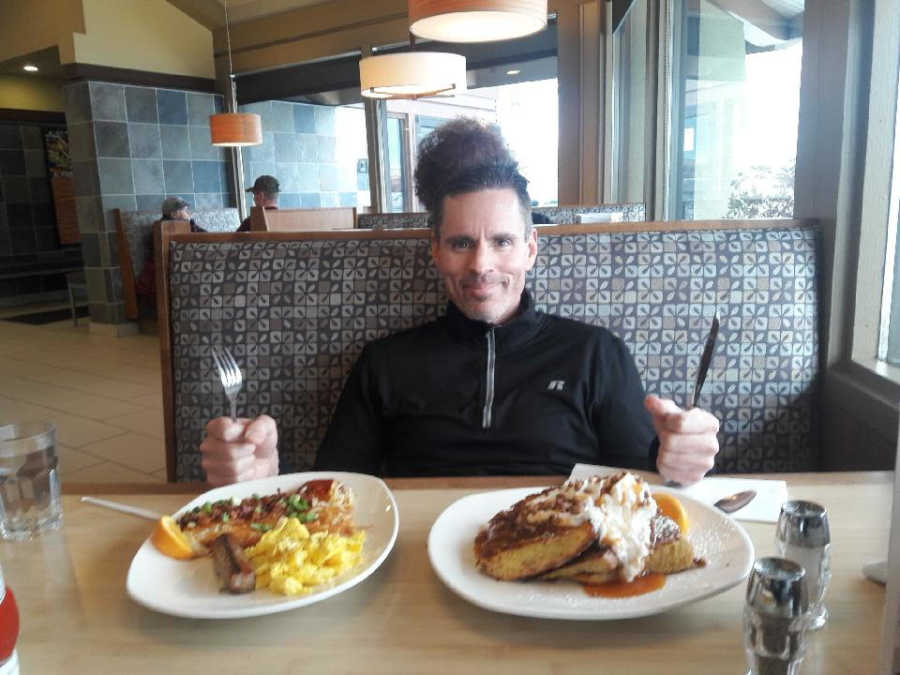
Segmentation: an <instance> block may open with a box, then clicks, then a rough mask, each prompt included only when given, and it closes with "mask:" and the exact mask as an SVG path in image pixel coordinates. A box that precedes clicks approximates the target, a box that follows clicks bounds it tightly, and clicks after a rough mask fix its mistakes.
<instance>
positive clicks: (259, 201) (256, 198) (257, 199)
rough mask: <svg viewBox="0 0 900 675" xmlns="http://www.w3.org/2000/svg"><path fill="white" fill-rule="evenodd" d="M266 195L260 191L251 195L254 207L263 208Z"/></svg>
mask: <svg viewBox="0 0 900 675" xmlns="http://www.w3.org/2000/svg"><path fill="white" fill-rule="evenodd" d="M266 201H267V200H266V193H265V192H263V191H262V190H257V191H256V192H254V193H253V203H254V204H255V205H256V206H265V205H266Z"/></svg>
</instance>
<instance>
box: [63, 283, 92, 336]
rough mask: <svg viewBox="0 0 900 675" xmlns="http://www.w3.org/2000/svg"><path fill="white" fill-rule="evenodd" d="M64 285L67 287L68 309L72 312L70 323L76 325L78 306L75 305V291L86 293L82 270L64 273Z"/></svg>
mask: <svg viewBox="0 0 900 675" xmlns="http://www.w3.org/2000/svg"><path fill="white" fill-rule="evenodd" d="M66 286H67V287H68V289H69V311H71V312H72V325H74V326H75V327H76V328H77V327H78V308H77V307H76V306H75V291H79V292H80V293H81V294H82V295H86V294H87V281H86V280H85V277H84V270H78V271H76V272H67V273H66Z"/></svg>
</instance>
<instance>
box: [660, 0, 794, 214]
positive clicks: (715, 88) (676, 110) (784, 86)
mask: <svg viewBox="0 0 900 675" xmlns="http://www.w3.org/2000/svg"><path fill="white" fill-rule="evenodd" d="M779 7H783V8H787V9H779V10H775V9H772V6H771V4H766V3H763V2H762V0H747V1H742V2H737V0H716V1H715V2H712V1H708V0H680V1H679V2H678V3H676V11H675V14H674V16H675V20H674V25H673V31H672V38H673V82H672V101H671V111H672V118H671V121H670V123H671V125H672V141H673V142H672V146H671V157H672V163H671V166H670V171H669V176H670V178H669V180H670V184H669V186H668V196H669V203H668V212H669V215H670V216H671V217H674V218H677V219H688V220H690V219H721V218H737V219H744V218H791V217H792V216H793V211H794V164H795V160H796V154H797V122H798V113H799V105H800V103H799V100H800V96H799V95H800V66H801V55H802V41H801V37H800V32H801V29H802V11H803V6H802V2H800V3H797V2H793V3H791V2H788V3H779Z"/></svg>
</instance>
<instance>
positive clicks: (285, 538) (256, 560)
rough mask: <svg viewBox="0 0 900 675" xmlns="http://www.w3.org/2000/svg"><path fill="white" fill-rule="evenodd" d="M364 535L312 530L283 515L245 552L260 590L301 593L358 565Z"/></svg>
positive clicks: (292, 593)
mask: <svg viewBox="0 0 900 675" xmlns="http://www.w3.org/2000/svg"><path fill="white" fill-rule="evenodd" d="M365 539H366V533H365V532H362V531H360V532H356V533H355V534H353V535H351V536H342V535H339V534H331V533H329V532H316V533H315V534H310V533H309V530H307V529H306V526H304V525H303V524H301V523H300V521H299V520H298V519H297V518H281V519H280V520H279V521H278V523H277V524H276V525H275V527H274V528H273V529H271V530H269V531H268V532H266V533H265V534H264V535H263V536H262V538H261V539H260V540H259V542H258V543H257V544H256V545H255V546H251V547H250V548H248V549H246V551H245V553H246V554H247V557H248V558H249V560H250V564H251V565H252V566H253V570H254V571H255V572H256V588H257V590H259V589H260V588H268V589H269V590H271V591H273V592H275V593H281V594H283V595H301V594H304V593H309V592H310V591H311V590H312V587H313V586H316V585H318V584H322V583H325V582H326V581H330V580H331V579H333V578H334V577H336V576H337V575H338V574H340V573H341V572H344V571H346V570H348V569H350V568H351V567H353V566H354V565H356V564H357V563H358V562H359V561H360V558H361V555H362V547H363V543H364V542H365Z"/></svg>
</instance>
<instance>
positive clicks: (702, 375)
mask: <svg viewBox="0 0 900 675" xmlns="http://www.w3.org/2000/svg"><path fill="white" fill-rule="evenodd" d="M718 336H719V312H718V311H716V313H715V314H714V315H713V320H712V325H711V326H710V327H709V334H707V336H706V344H705V345H704V346H703V354H702V355H701V356H700V366H699V367H698V368H697V378H696V379H695V380H694V394H693V395H692V396H691V408H696V407H697V402H698V401H699V400H700V390H701V389H703V383H704V382H705V381H706V372H707V371H708V370H709V364H710V363H711V362H712V355H713V351H714V350H715V348H716V338H717V337H718ZM665 485H666V486H667V487H682V485H681V483H679V482H678V481H675V480H667V481H666V482H665Z"/></svg>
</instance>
